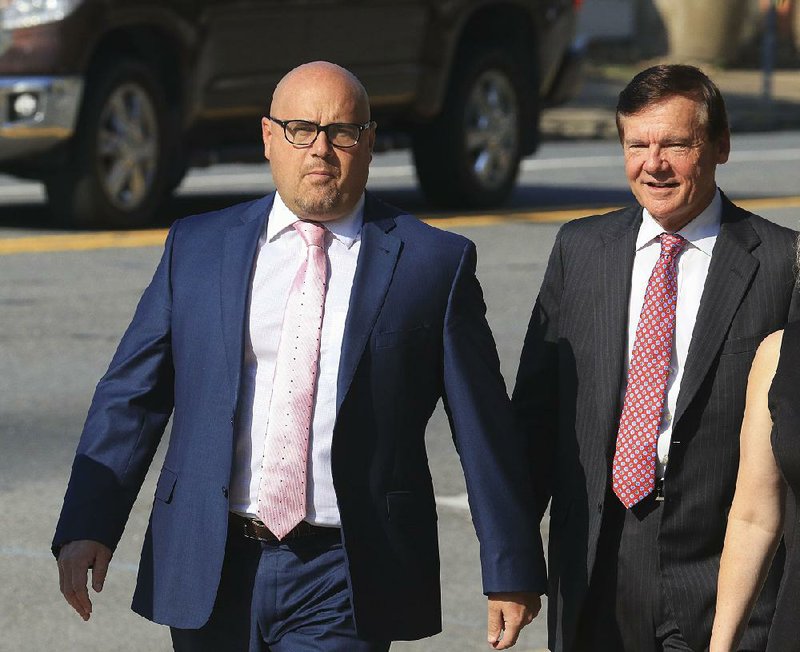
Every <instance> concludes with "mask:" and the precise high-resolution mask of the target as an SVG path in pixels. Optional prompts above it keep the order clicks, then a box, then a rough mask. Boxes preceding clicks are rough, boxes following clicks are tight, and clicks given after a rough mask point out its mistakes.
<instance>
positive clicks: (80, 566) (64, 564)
mask: <svg viewBox="0 0 800 652" xmlns="http://www.w3.org/2000/svg"><path fill="white" fill-rule="evenodd" d="M111 554H112V553H111V550H110V549H109V548H108V547H107V546H104V545H103V544H102V543H99V542H98V541H88V540H82V541H71V542H70V543H67V544H65V545H64V546H63V547H62V548H61V551H60V552H59V553H58V584H59V587H60V588H61V593H62V594H63V595H64V599H65V600H66V601H67V602H69V604H70V606H71V607H72V608H73V609H74V610H75V611H77V612H78V615H79V616H80V617H81V618H83V619H84V620H89V616H91V615H92V601H91V600H90V599H89V590H88V589H87V587H86V583H87V579H88V573H89V569H90V568H91V569H92V588H93V589H94V590H95V592H97V593H99V592H100V591H102V590H103V582H105V580H106V573H107V572H108V564H109V562H110V561H111Z"/></svg>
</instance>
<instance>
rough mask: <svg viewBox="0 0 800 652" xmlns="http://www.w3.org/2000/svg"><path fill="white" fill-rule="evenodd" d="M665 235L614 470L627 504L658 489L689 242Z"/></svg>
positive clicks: (647, 298)
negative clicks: (681, 263) (681, 260)
mask: <svg viewBox="0 0 800 652" xmlns="http://www.w3.org/2000/svg"><path fill="white" fill-rule="evenodd" d="M659 237H660V238H661V255H660V256H659V258H658V262H657V263H656V265H655V267H653V272H652V274H651V275H650V281H649V282H648V283H647V291H646V292H645V295H644V304H643V305H642V313H641V315H640V316H639V323H638V325H637V326H636V340H635V341H634V344H633V352H632V354H631V362H630V365H629V367H628V386H627V388H626V390H625V401H624V403H623V406H622V416H621V417H620V421H619V432H618V433H617V449H616V453H615V454H614V464H613V468H612V485H611V486H612V488H613V490H614V493H615V494H616V495H617V497H618V498H619V499H620V500H621V501H622V504H623V505H625V507H627V508H630V507H632V506H633V505H635V504H636V503H638V502H639V501H640V500H642V499H643V498H644V497H645V496H647V495H648V494H650V493H651V492H652V491H653V489H654V488H655V478H656V443H657V441H658V429H659V425H660V424H661V413H662V410H663V407H664V397H665V395H666V387H667V377H668V376H669V360H670V354H671V353H672V340H673V336H674V334H675V305H676V302H677V299H678V269H677V258H678V254H679V253H680V251H681V249H682V248H683V246H684V245H685V244H686V240H684V239H683V238H682V237H681V236H679V235H673V234H669V233H662V234H661V235H660V236H659Z"/></svg>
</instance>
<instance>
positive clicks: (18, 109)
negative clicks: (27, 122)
mask: <svg viewBox="0 0 800 652" xmlns="http://www.w3.org/2000/svg"><path fill="white" fill-rule="evenodd" d="M12 108H13V110H14V117H16V118H31V117H33V116H34V115H36V112H37V111H38V110H39V99H38V98H37V97H36V95H34V94H33V93H20V94H19V95H17V96H16V97H15V98H14V102H13V104H12Z"/></svg>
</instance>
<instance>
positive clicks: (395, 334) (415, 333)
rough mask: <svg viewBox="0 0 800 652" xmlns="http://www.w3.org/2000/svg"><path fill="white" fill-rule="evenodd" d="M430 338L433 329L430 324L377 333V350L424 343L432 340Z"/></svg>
mask: <svg viewBox="0 0 800 652" xmlns="http://www.w3.org/2000/svg"><path fill="white" fill-rule="evenodd" d="M430 336H431V327H430V325H429V324H421V325H420V326H416V327H413V328H406V329H403V330H397V331H386V332H383V333H380V332H379V333H375V348H376V349H386V348H389V347H392V346H402V345H408V344H415V343H424V342H426V341H428V340H429V339H430Z"/></svg>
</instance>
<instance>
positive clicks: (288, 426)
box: [258, 222, 328, 539]
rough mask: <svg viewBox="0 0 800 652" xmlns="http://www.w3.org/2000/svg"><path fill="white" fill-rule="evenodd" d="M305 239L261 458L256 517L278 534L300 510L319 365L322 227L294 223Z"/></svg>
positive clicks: (323, 261) (323, 262)
mask: <svg viewBox="0 0 800 652" xmlns="http://www.w3.org/2000/svg"><path fill="white" fill-rule="evenodd" d="M293 226H294V228H295V229H296V230H297V232H298V233H299V234H300V235H301V236H302V238H303V241H304V242H305V244H306V258H305V259H304V260H303V262H302V264H301V265H300V269H298V270H297V275H296V276H295V278H294V283H293V284H292V288H291V290H290V291H289V297H288V299H287V301H286V311H285V312H284V315H283V326H282V328H281V339H280V344H279V345H278V356H277V360H276V363H275V379H274V381H273V384H272V400H271V402H270V408H269V423H268V424H267V437H266V443H265V445H264V456H263V458H262V460H261V484H260V486H259V491H258V516H259V518H260V519H261V520H262V521H263V522H264V524H265V525H266V526H267V527H268V528H269V530H270V532H272V533H273V534H274V535H275V536H276V537H278V538H279V539H282V538H283V537H284V536H286V534H287V533H288V532H289V531H290V530H291V529H292V528H294V527H295V526H296V525H297V524H298V523H299V522H300V521H302V520H303V518H305V515H306V466H307V459H308V436H309V432H310V430H311V417H312V413H313V406H314V392H315V390H316V381H317V370H318V368H319V347H320V335H321V332H322V313H323V309H324V305H325V290H326V276H327V269H328V261H327V256H326V255H325V231H326V229H325V227H323V226H321V225H319V224H317V223H315V222H296V223H295V224H294V225H293Z"/></svg>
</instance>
